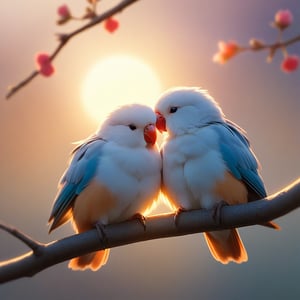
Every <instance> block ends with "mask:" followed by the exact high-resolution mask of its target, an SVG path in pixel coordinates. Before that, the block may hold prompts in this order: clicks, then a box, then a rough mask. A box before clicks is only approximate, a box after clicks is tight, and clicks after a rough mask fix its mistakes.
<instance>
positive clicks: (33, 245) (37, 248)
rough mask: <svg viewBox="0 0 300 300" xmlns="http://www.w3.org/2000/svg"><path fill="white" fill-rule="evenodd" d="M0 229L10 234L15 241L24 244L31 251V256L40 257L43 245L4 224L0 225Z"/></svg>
mask: <svg viewBox="0 0 300 300" xmlns="http://www.w3.org/2000/svg"><path fill="white" fill-rule="evenodd" d="M0 229H2V230H4V231H6V232H8V233H10V234H11V235H13V236H14V237H16V238H17V239H19V240H20V241H22V242H23V243H24V244H26V245H27V246H28V247H29V248H30V249H32V251H33V254H34V255H35V256H40V255H42V253H43V247H44V245H43V244H41V243H39V242H36V241H35V240H33V239H32V238H31V237H29V236H28V235H26V234H25V233H22V232H21V231H20V230H18V229H16V228H14V227H11V226H8V225H5V224H4V223H0Z"/></svg>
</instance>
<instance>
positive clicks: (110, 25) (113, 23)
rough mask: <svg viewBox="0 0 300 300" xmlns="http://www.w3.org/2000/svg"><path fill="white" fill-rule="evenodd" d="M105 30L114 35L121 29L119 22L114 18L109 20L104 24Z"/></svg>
mask: <svg viewBox="0 0 300 300" xmlns="http://www.w3.org/2000/svg"><path fill="white" fill-rule="evenodd" d="M104 28H105V29H106V30H107V31H108V32H110V33H113V32H114V31H115V30H117V29H118V28H119V21H118V20H116V19H113V18H108V19H107V20H106V21H105V23H104Z"/></svg>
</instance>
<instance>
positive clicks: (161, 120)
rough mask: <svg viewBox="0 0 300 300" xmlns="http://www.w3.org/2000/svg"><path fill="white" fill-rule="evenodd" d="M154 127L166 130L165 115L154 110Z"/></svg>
mask: <svg viewBox="0 0 300 300" xmlns="http://www.w3.org/2000/svg"><path fill="white" fill-rule="evenodd" d="M156 128H157V129H158V130H159V131H160V132H162V131H167V126H166V119H165V117H164V116H163V115H162V114H161V113H159V112H156Z"/></svg>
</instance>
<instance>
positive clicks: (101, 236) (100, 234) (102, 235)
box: [95, 222, 108, 249]
mask: <svg viewBox="0 0 300 300" xmlns="http://www.w3.org/2000/svg"><path fill="white" fill-rule="evenodd" d="M95 228H96V230H97V233H98V237H99V240H100V242H101V243H103V245H104V248H105V249H106V248H107V244H108V238H107V235H106V233H105V230H104V229H105V225H104V224H102V223H100V222H98V223H96V224H95Z"/></svg>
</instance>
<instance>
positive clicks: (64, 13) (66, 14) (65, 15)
mask: <svg viewBox="0 0 300 300" xmlns="http://www.w3.org/2000/svg"><path fill="white" fill-rule="evenodd" d="M57 14H58V15H59V16H60V17H61V18H62V19H69V18H70V17H71V12H70V10H69V7H68V6H67V5H66V4H64V5H61V6H59V7H58V9H57Z"/></svg>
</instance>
